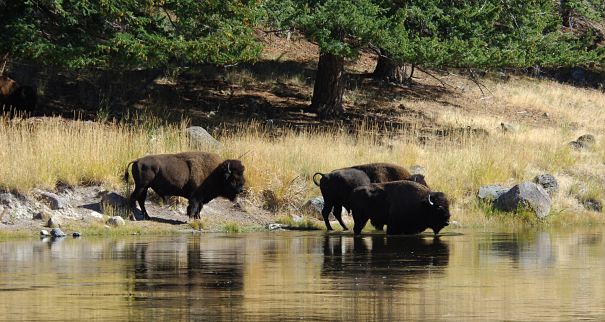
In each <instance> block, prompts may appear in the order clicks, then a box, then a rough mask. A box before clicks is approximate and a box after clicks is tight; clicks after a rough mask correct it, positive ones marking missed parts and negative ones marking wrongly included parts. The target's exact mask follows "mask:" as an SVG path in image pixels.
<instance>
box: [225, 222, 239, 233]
mask: <svg viewBox="0 0 605 322" xmlns="http://www.w3.org/2000/svg"><path fill="white" fill-rule="evenodd" d="M223 231H224V232H226V233H239V232H241V231H242V227H240V224H239V223H237V222H235V221H229V222H227V223H225V225H224V226H223Z"/></svg>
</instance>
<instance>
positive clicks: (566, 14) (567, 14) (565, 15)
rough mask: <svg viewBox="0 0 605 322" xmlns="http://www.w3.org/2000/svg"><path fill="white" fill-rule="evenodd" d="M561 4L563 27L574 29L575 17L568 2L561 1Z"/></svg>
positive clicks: (565, 0)
mask: <svg viewBox="0 0 605 322" xmlns="http://www.w3.org/2000/svg"><path fill="white" fill-rule="evenodd" d="M559 3H560V5H561V19H562V20H563V26H565V27H567V28H573V16H572V14H571V8H569V6H568V3H567V0H561V1H560V2H559Z"/></svg>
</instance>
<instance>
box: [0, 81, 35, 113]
mask: <svg viewBox="0 0 605 322" xmlns="http://www.w3.org/2000/svg"><path fill="white" fill-rule="evenodd" d="M36 100H37V98H36V91H35V90H34V88H33V87H31V86H20V85H18V84H17V83H16V82H15V81H14V80H12V79H10V78H9V77H7V76H0V110H1V109H2V108H4V109H5V110H7V111H13V110H14V111H22V112H25V113H27V114H29V113H31V112H33V111H34V109H35V108H36Z"/></svg>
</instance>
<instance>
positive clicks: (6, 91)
mask: <svg viewBox="0 0 605 322" xmlns="http://www.w3.org/2000/svg"><path fill="white" fill-rule="evenodd" d="M16 87H17V83H15V81H14V80H12V79H10V78H9V77H8V76H5V75H1V76H0V94H2V96H8V95H10V94H11V93H12V92H13V90H14V89H15V88H16Z"/></svg>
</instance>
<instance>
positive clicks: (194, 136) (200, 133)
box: [185, 126, 221, 149]
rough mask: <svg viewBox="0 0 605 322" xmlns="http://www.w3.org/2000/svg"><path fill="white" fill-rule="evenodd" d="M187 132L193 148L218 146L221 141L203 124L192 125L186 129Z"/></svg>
mask: <svg viewBox="0 0 605 322" xmlns="http://www.w3.org/2000/svg"><path fill="white" fill-rule="evenodd" d="M185 133H187V136H188V137H189V142H190V145H191V147H192V148H195V149H205V148H218V147H219V146H220V145H221V143H220V142H219V141H217V140H216V139H215V138H213V137H212V135H210V133H208V131H206V130H205V129H204V128H203V127H201V126H191V127H188V128H186V129H185Z"/></svg>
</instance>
